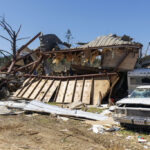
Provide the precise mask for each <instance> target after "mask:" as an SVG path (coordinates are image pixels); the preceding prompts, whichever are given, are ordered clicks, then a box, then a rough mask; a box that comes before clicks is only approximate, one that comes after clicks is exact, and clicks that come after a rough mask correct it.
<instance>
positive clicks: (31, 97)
mask: <svg viewBox="0 0 150 150" xmlns="http://www.w3.org/2000/svg"><path fill="white" fill-rule="evenodd" d="M45 82H46V79H42V80H41V82H40V83H39V84H38V86H37V87H36V89H35V90H34V92H33V93H32V94H31V96H30V99H35V98H36V96H37V94H38V93H39V91H40V90H41V88H42V87H43V85H44V83H45Z"/></svg>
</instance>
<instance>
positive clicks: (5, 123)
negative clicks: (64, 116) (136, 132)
mask: <svg viewBox="0 0 150 150" xmlns="http://www.w3.org/2000/svg"><path fill="white" fill-rule="evenodd" d="M89 128H90V125H88V124H85V123H84V122H83V121H78V120H72V119H69V120H68V121H63V120H61V119H57V117H54V116H49V115H25V114H22V115H14V116H12V115H11V116H0V150H27V149H29V150H122V149H130V150H132V149H134V150H135V149H136V150H141V149H143V144H140V143H138V142H137V138H135V139H132V140H126V135H124V134H122V133H121V132H119V133H118V132H107V133H105V134H94V133H93V132H92V131H91V130H88V129H89Z"/></svg>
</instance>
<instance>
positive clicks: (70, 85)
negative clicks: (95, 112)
mask: <svg viewBox="0 0 150 150" xmlns="http://www.w3.org/2000/svg"><path fill="white" fill-rule="evenodd" d="M74 86H75V80H70V81H69V83H68V87H67V91H66V95H65V100H64V103H71V102H72V95H73V90H74Z"/></svg>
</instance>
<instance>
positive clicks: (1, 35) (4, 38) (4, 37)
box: [0, 35, 13, 44]
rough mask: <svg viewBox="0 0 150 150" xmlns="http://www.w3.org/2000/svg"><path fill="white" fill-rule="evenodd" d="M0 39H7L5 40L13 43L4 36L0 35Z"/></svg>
mask: <svg viewBox="0 0 150 150" xmlns="http://www.w3.org/2000/svg"><path fill="white" fill-rule="evenodd" d="M0 37H1V38H3V39H5V40H7V41H9V42H10V43H11V44H12V43H13V42H12V41H11V40H9V39H8V38H6V37H4V36H2V35H0Z"/></svg>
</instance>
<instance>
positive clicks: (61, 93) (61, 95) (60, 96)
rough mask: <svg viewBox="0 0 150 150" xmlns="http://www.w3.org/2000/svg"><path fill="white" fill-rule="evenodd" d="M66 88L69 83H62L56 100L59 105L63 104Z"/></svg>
mask: <svg viewBox="0 0 150 150" xmlns="http://www.w3.org/2000/svg"><path fill="white" fill-rule="evenodd" d="M66 86H67V81H61V84H60V89H59V92H58V95H57V99H56V102H57V103H63V98H64V95H65V90H66Z"/></svg>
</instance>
